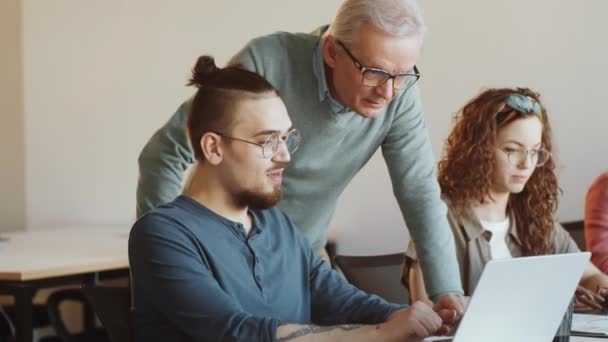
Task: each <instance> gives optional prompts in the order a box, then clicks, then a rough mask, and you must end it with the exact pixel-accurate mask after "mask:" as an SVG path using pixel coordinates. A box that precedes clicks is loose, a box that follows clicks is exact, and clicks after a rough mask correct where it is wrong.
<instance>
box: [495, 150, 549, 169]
mask: <svg viewBox="0 0 608 342" xmlns="http://www.w3.org/2000/svg"><path fill="white" fill-rule="evenodd" d="M500 150H501V151H503V152H504V153H505V154H506V155H507V159H508V160H509V163H511V165H514V166H517V165H520V164H521V163H524V162H525V161H526V159H528V157H530V162H531V163H532V165H534V166H535V167H541V166H543V165H544V164H545V163H546V162H547V161H548V160H549V158H551V153H549V151H547V150H545V149H543V148H539V149H535V150H524V149H521V150H518V149H513V148H501V149H500Z"/></svg>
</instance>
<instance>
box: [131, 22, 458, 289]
mask: <svg viewBox="0 0 608 342" xmlns="http://www.w3.org/2000/svg"><path fill="white" fill-rule="evenodd" d="M321 41H322V38H321V37H320V35H319V34H303V33H302V34H293V33H285V32H280V33H275V34H271V35H268V36H263V37H260V38H256V39H254V40H252V41H251V42H250V43H249V44H248V45H247V46H246V47H245V48H244V49H243V50H241V51H240V52H239V53H238V55H237V56H236V57H235V58H236V60H238V61H240V63H242V64H243V65H244V66H245V67H246V68H248V69H250V70H253V71H255V72H257V73H258V74H260V75H262V76H264V77H265V78H266V79H268V80H269V81H270V83H272V84H273V85H274V86H275V87H276V88H277V89H278V90H279V92H280V94H281V97H282V99H283V101H284V102H285V104H286V106H287V110H288V112H289V115H290V117H291V120H292V122H293V125H294V127H295V128H297V129H298V130H299V131H300V132H301V133H302V136H303V141H302V144H301V146H300V147H299V149H298V151H297V153H295V154H293V155H292V157H291V162H290V163H289V165H288V167H287V169H286V170H285V173H284V177H283V190H284V192H283V193H284V197H283V200H282V201H281V202H280V203H279V207H280V208H281V209H282V210H283V211H284V212H285V213H287V215H288V216H289V217H290V218H291V220H292V221H293V222H294V223H295V224H296V225H297V226H298V227H299V229H300V230H301V231H302V233H303V234H304V236H305V237H306V238H307V239H308V241H309V242H310V244H311V245H312V248H313V249H314V250H319V249H320V248H321V247H322V246H323V245H324V244H325V241H326V236H327V231H328V228H329V227H328V225H329V223H330V219H331V217H332V215H333V213H334V210H335V208H336V203H337V200H338V197H339V196H340V194H341V193H342V191H343V190H344V188H345V187H346V186H347V185H348V183H349V182H350V181H351V179H352V178H353V177H354V176H355V175H356V174H357V172H359V170H361V168H362V167H363V166H364V165H365V163H367V161H368V160H369V159H370V158H371V157H372V155H373V154H374V153H375V152H376V151H377V150H378V148H381V149H382V154H383V156H384V159H385V161H386V164H387V166H388V170H389V173H390V177H391V181H392V184H393V192H394V195H395V197H396V199H397V201H398V203H399V206H400V208H401V212H402V213H403V217H404V219H405V221H406V224H407V226H408V228H409V231H410V235H411V237H412V239H414V241H416V248H417V254H418V256H419V260H420V262H421V266H422V269H423V273H424V277H425V279H426V281H427V289H428V292H429V294H430V295H431V298H433V299H437V298H439V297H441V296H442V295H444V294H446V293H462V289H461V282H460V276H459V271H458V264H457V261H456V254H455V250H454V240H453V237H452V232H451V230H450V228H449V226H448V222H447V219H446V207H445V205H444V203H443V202H442V201H441V200H440V194H439V187H438V184H437V180H436V174H435V161H434V157H433V152H432V149H431V144H430V140H429V136H428V131H427V128H426V124H425V120H424V116H423V113H422V108H421V102H420V96H419V89H418V87H417V86H414V87H412V88H410V89H409V90H407V91H406V92H402V93H400V94H399V95H398V96H397V97H396V98H395V99H394V100H393V101H391V103H390V104H389V105H388V107H387V110H386V112H385V113H384V114H383V115H381V116H379V117H377V118H374V119H368V118H364V117H363V116H361V115H359V114H357V113H355V112H353V111H351V110H350V109H349V108H346V107H344V106H342V105H341V104H340V103H338V102H337V101H336V100H334V99H333V98H332V96H331V94H330V93H329V91H328V88H327V82H326V79H325V73H324V68H323V59H322V56H321V50H320V42H321ZM189 105H190V100H187V101H186V102H184V103H183V104H182V105H181V106H180V107H179V109H178V110H177V112H176V113H175V114H174V115H173V116H172V117H171V119H170V120H169V121H168V122H167V123H166V124H165V125H164V126H163V127H162V128H160V129H159V130H158V131H157V132H156V133H155V134H154V135H153V136H152V138H151V139H150V141H149V142H148V143H147V145H146V146H145V147H144V149H143V151H142V152H141V155H140V157H139V170H140V174H139V184H138V187H137V211H138V213H137V214H138V217H139V216H141V215H142V214H144V213H145V212H147V211H148V210H150V209H151V208H153V207H155V206H157V205H160V204H164V203H167V202H170V201H172V200H173V199H174V198H175V197H177V196H178V195H179V194H180V192H181V184H182V179H183V175H184V171H185V170H186V169H187V168H188V166H189V165H190V164H192V163H194V161H195V160H194V157H193V154H192V150H191V147H190V144H189V141H188V136H187V130H186V121H187V117H188V112H189ZM370 195H372V194H370ZM369 200H370V199H368V201H369ZM370 202H371V203H373V198H371V201H370ZM353 215H375V210H374V208H373V204H372V205H370V208H369V210H367V212H365V213H353ZM367 229H369V230H372V231H374V232H376V233H377V234H382V233H383V227H382V226H380V225H378V226H370V227H367ZM403 246H404V248H405V246H406V242H405V241H404V242H403Z"/></svg>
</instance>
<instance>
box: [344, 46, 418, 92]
mask: <svg viewBox="0 0 608 342" xmlns="http://www.w3.org/2000/svg"><path fill="white" fill-rule="evenodd" d="M336 43H337V44H338V45H340V47H341V48H342V49H343V50H344V52H346V54H347V55H348V57H350V59H351V60H352V61H353V63H354V64H355V66H356V67H357V69H359V72H360V73H361V81H362V82H363V84H364V85H366V86H370V87H378V86H381V85H383V84H384V83H385V82H386V81H388V80H389V79H392V80H393V88H395V89H399V90H404V91H405V90H407V89H408V88H409V87H411V86H412V85H414V83H416V81H418V79H420V72H419V71H418V67H417V66H415V65H414V70H413V71H412V72H406V73H402V74H396V75H393V74H391V73H389V72H386V71H384V70H380V69H374V68H366V67H364V66H363V65H361V63H359V61H358V60H357V59H356V58H355V56H353V54H352V53H351V52H350V50H349V49H348V48H347V47H346V46H345V45H344V44H343V43H342V42H341V41H339V40H336Z"/></svg>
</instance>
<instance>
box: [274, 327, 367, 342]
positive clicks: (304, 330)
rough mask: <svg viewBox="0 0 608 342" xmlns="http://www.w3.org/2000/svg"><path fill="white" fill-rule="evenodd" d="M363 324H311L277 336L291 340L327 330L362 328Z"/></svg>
mask: <svg viewBox="0 0 608 342" xmlns="http://www.w3.org/2000/svg"><path fill="white" fill-rule="evenodd" d="M361 327H362V325H361V324H343V325H333V326H327V327H322V326H318V325H309V326H305V327H303V328H300V329H298V330H295V331H292V332H291V333H289V334H288V335H287V336H284V337H279V338H277V342H284V341H291V340H293V339H296V338H298V337H302V336H306V335H312V334H322V333H325V332H329V331H332V330H342V331H351V330H355V329H359V328H361Z"/></svg>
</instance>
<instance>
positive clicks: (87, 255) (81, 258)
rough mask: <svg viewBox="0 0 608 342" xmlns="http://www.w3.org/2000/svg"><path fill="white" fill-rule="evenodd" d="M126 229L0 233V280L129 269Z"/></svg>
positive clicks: (72, 229)
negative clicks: (0, 239)
mask: <svg viewBox="0 0 608 342" xmlns="http://www.w3.org/2000/svg"><path fill="white" fill-rule="evenodd" d="M130 229H131V227H130V226H126V225H125V226H78V227H68V228H58V229H49V230H43V231H24V232H11V233H0V238H3V239H2V240H4V239H7V240H6V241H0V281H29V280H37V279H44V278H52V277H61V276H68V275H74V274H80V273H89V272H100V271H106V270H115V269H121V268H127V267H129V257H128V250H127V244H128V239H129V230H130Z"/></svg>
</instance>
